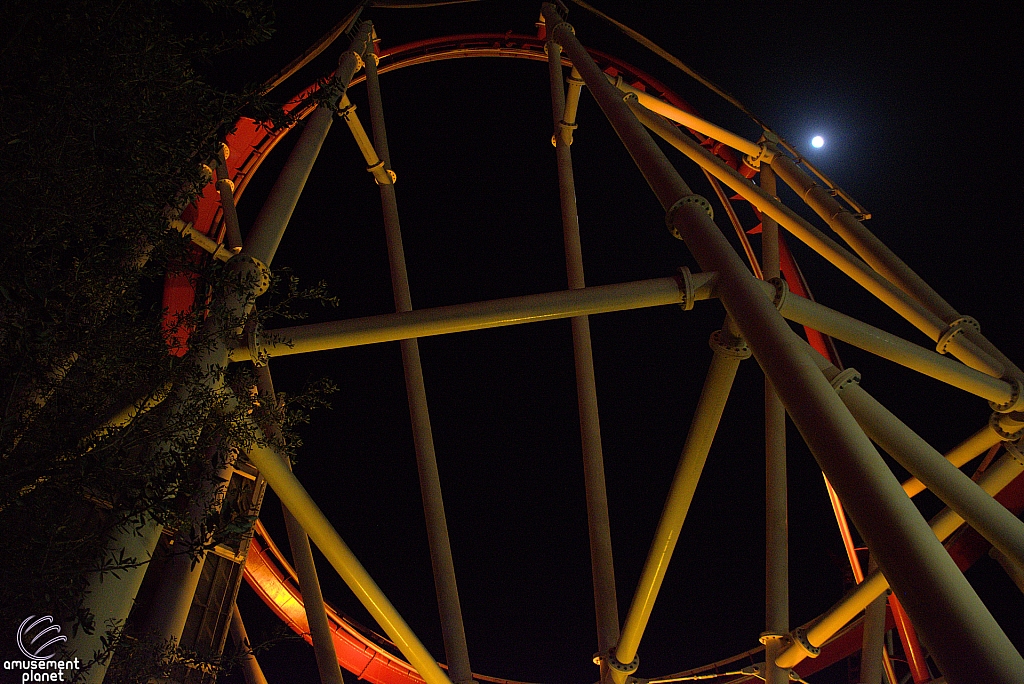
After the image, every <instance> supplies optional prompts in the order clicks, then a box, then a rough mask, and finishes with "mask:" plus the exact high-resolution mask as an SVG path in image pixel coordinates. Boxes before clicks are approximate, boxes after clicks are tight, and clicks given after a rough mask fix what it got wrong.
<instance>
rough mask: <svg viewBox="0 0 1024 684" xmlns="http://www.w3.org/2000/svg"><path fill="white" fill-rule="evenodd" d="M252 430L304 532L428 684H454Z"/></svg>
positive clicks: (255, 457) (256, 455) (257, 461)
mask: <svg viewBox="0 0 1024 684" xmlns="http://www.w3.org/2000/svg"><path fill="white" fill-rule="evenodd" d="M245 420H246V421H247V422H248V423H249V425H248V426H247V429H248V430H250V431H251V434H254V435H255V436H256V440H257V441H256V443H255V444H254V445H253V446H252V448H251V449H250V450H249V452H248V457H249V460H250V461H251V462H252V464H253V465H254V466H256V468H257V469H258V470H259V471H260V473H261V474H262V475H263V477H264V478H266V480H267V484H268V485H270V487H271V488H272V489H273V490H274V493H276V494H277V496H278V498H279V499H281V503H283V504H284V505H285V506H286V507H287V508H288V510H289V511H291V513H292V515H293V516H295V519H296V520H297V521H298V522H299V524H300V525H301V526H302V528H303V529H304V530H305V531H306V534H308V535H309V538H310V539H312V540H313V543H315V544H316V545H317V548H319V549H320V551H321V552H322V553H323V554H324V556H325V557H326V558H327V560H328V562H329V563H330V564H331V566H332V567H333V568H334V569H335V570H336V571H337V572H338V574H339V575H340V576H341V578H342V579H343V580H344V581H345V584H347V585H348V587H349V589H351V590H352V592H353V593H354V594H355V595H356V598H358V599H359V602H360V603H362V604H363V606H364V607H365V608H366V610H367V611H369V613H370V615H371V616H373V619H374V620H376V621H377V624H378V625H380V626H381V628H382V629H383V630H384V632H385V633H386V634H387V635H388V637H389V638H390V639H391V640H392V641H393V642H394V644H395V646H397V647H398V650H399V651H401V652H402V655H404V656H405V657H406V658H407V659H408V660H409V663H410V664H412V666H413V667H414V668H416V671H417V672H418V673H419V675H420V676H421V677H423V679H424V681H426V682H427V684H452V683H451V681H450V680H449V679H448V677H447V675H445V673H444V672H443V671H442V670H441V668H440V667H439V666H438V664H437V661H436V660H434V658H433V656H431V655H430V653H429V652H428V651H427V649H426V647H425V646H423V644H422V643H421V642H420V640H419V639H418V638H417V637H416V635H415V634H414V633H413V631H412V629H411V628H410V627H409V625H408V624H407V623H406V622H405V620H403V619H402V616H401V615H399V613H398V611H397V610H396V609H395V607H394V606H393V605H391V602H390V601H388V599H387V597H386V596H384V592H382V591H381V590H380V587H378V586H377V584H376V583H375V582H374V581H373V578H371V577H370V575H369V573H368V572H366V569H365V568H363V566H362V564H361V563H360V562H359V559H357V558H356V557H355V554H353V553H352V551H351V549H349V548H348V545H347V544H345V542H344V540H343V539H342V538H341V535H339V534H338V532H337V530H335V529H334V526H333V525H331V523H330V521H329V520H327V516H325V515H324V514H323V512H322V511H321V510H320V509H319V508H318V507H317V505H316V503H314V502H313V499H312V497H311V496H310V495H309V493H308V492H307V491H306V490H305V488H304V487H303V486H302V484H301V483H300V482H299V481H298V479H297V478H296V477H295V476H294V475H293V474H292V472H291V470H289V468H288V466H287V465H286V464H285V462H284V459H283V458H282V457H281V456H279V455H278V454H277V452H276V451H275V450H273V449H272V448H270V447H268V446H265V445H266V444H267V441H266V438H265V437H264V436H263V432H262V430H260V428H259V426H257V425H256V423H255V422H253V421H252V419H251V418H248V417H247V418H246V419H245Z"/></svg>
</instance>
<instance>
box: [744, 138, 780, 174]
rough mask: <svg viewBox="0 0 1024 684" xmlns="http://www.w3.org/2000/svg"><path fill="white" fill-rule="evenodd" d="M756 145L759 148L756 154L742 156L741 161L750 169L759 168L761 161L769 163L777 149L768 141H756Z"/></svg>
mask: <svg viewBox="0 0 1024 684" xmlns="http://www.w3.org/2000/svg"><path fill="white" fill-rule="evenodd" d="M758 147H759V148H760V149H759V150H758V153H757V154H748V155H746V156H744V157H743V163H744V164H746V165H747V166H749V167H750V168H752V169H760V168H761V164H762V163H764V164H771V163H772V160H773V159H775V155H776V154H778V150H777V149H775V146H774V145H772V144H770V143H763V142H762V143H758Z"/></svg>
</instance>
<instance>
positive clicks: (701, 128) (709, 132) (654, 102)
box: [607, 75, 761, 157]
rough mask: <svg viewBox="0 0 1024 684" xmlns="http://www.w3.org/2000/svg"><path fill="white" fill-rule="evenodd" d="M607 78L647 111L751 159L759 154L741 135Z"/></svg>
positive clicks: (758, 147)
mask: <svg viewBox="0 0 1024 684" xmlns="http://www.w3.org/2000/svg"><path fill="white" fill-rule="evenodd" d="M607 76H608V81H609V82H610V83H611V84H612V85H614V86H615V87H616V88H618V89H619V90H621V91H622V92H623V93H632V94H634V95H636V99H637V101H638V102H639V103H640V104H642V105H643V106H644V107H646V108H647V109H649V110H651V111H652V112H655V113H656V114H660V115H661V116H663V117H665V118H666V119H669V120H670V121H675V122H676V123H679V124H682V125H684V126H686V127H687V128H689V129H691V130H694V131H697V132H698V133H700V134H702V135H706V136H708V137H709V138H711V139H713V140H717V141H718V142H721V143H725V144H726V145H728V146H729V147H731V148H733V149H734V150H736V151H738V152H741V153H743V154H745V155H748V156H751V157H757V156H758V155H760V154H761V146H760V145H758V144H757V143H756V142H751V141H750V140H747V139H746V138H744V137H743V136H741V135H737V134H735V133H733V132H732V131H728V130H726V129H724V128H722V127H721V126H716V125H715V124H713V123H711V122H710V121H707V120H705V119H702V118H700V117H699V116H697V115H695V114H691V113H690V112H687V111H684V110H682V109H680V108H679V107H676V106H675V105H670V104H669V103H668V102H665V101H664V100H661V99H658V98H656V97H654V96H653V95H651V94H650V93H647V92H645V91H643V90H640V89H639V88H634V87H633V86H631V85H629V84H628V83H626V82H625V80H623V78H622V76H611V75H607Z"/></svg>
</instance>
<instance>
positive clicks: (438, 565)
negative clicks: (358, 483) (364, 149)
mask: <svg viewBox="0 0 1024 684" xmlns="http://www.w3.org/2000/svg"><path fill="white" fill-rule="evenodd" d="M366 87H367V92H368V93H369V96H370V122H371V125H372V127H373V138H374V147H375V150H374V151H375V152H376V155H377V157H378V160H376V161H371V160H370V159H367V161H368V162H370V163H371V167H372V166H373V165H375V164H376V163H380V164H381V165H382V167H383V171H384V172H385V173H383V174H376V173H375V174H374V175H375V177H376V178H378V181H377V184H378V185H379V186H380V199H381V204H382V205H383V209H384V231H385V234H386V237H387V244H388V260H389V261H390V263H391V287H392V288H393V290H394V297H395V309H396V310H397V311H399V312H405V311H412V295H411V294H410V292H409V275H408V273H407V271H406V266H405V249H404V248H403V246H402V229H401V225H400V223H399V220H398V201H397V199H396V197H395V186H394V176H393V175H392V174H391V155H390V153H389V150H388V138H387V132H386V129H385V127H384V110H383V106H382V104H381V96H380V82H379V80H378V78H377V63H376V60H375V57H374V55H373V54H370V55H368V56H367V58H366ZM380 178H384V179H385V180H384V182H382V181H381V180H380ZM400 344H401V348H402V365H403V366H404V368H405V389H406V395H407V397H408V400H409V415H410V417H411V419H412V432H413V441H414V443H415V447H416V465H417V467H418V470H419V477H420V491H421V492H422V496H423V512H424V515H425V517H426V523H427V540H428V543H429V545H430V561H431V565H432V566H433V570H434V587H435V589H436V591H437V604H438V609H439V611H440V613H441V631H442V634H443V637H444V650H445V656H446V657H447V660H448V676H449V677H450V678H451V680H452V682H454V684H469V683H471V682H472V681H473V670H472V669H471V667H470V664H469V648H468V646H467V645H466V628H465V626H464V625H463V622H462V606H461V604H460V602H459V589H458V585H457V583H456V581H455V562H454V561H453V560H452V548H451V541H450V540H449V538H448V522H447V520H446V518H445V513H444V500H443V498H442V496H441V477H440V475H439V474H438V471H437V455H436V454H435V453H434V437H433V434H432V433H431V430H430V413H429V412H428V410H427V390H426V385H425V384H424V381H423V367H422V365H421V363H420V348H419V343H418V342H417V341H416V340H415V339H411V340H402V341H401V342H400Z"/></svg>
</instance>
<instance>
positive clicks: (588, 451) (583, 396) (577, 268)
mask: <svg viewBox="0 0 1024 684" xmlns="http://www.w3.org/2000/svg"><path fill="white" fill-rule="evenodd" d="M547 52H548V76H549V84H550V89H551V114H552V119H553V123H554V130H555V137H554V141H555V158H556V163H557V166H558V191H559V199H560V206H561V212H562V232H563V240H564V242H565V266H566V272H567V275H568V280H569V288H570V289H572V290H582V289H583V288H585V287H586V280H585V278H584V272H583V248H582V246H581V243H580V224H579V216H578V214H577V211H576V186H575V181H574V178H573V168H572V148H571V147H570V145H571V144H572V131H573V127H574V126H575V117H576V105H577V104H578V102H579V95H580V89H581V84H580V81H579V76H578V74H577V73H576V71H575V69H574V70H573V75H574V76H575V78H570V82H569V89H570V96H569V97H568V98H567V97H566V94H565V90H564V86H563V85H562V80H563V74H562V49H561V47H560V46H559V45H558V43H556V42H554V41H549V42H548V43H547ZM571 325H572V348H573V358H574V359H575V365H576V396H577V403H578V406H579V414H580V440H581V444H582V451H583V477H584V482H585V492H586V499H587V529H588V533H589V536H590V565H591V573H592V577H593V582H594V610H595V614H596V617H597V650H598V653H602V654H605V653H609V652H610V651H611V649H612V648H613V647H614V646H615V644H616V643H618V641H619V608H618V602H617V599H616V592H615V565H614V562H613V555H612V535H611V523H610V522H609V518H608V491H607V487H606V484H605V476H604V452H603V450H602V446H601V422H600V418H599V415H598V409H597V383H596V380H595V379H594V356H593V350H592V347H591V340H590V319H589V318H587V317H586V316H576V317H573V318H572V320H571ZM600 667H601V681H602V682H603V683H604V684H609V682H610V681H611V677H612V670H611V668H610V667H609V665H608V662H607V659H605V658H602V659H601V661H600Z"/></svg>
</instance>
